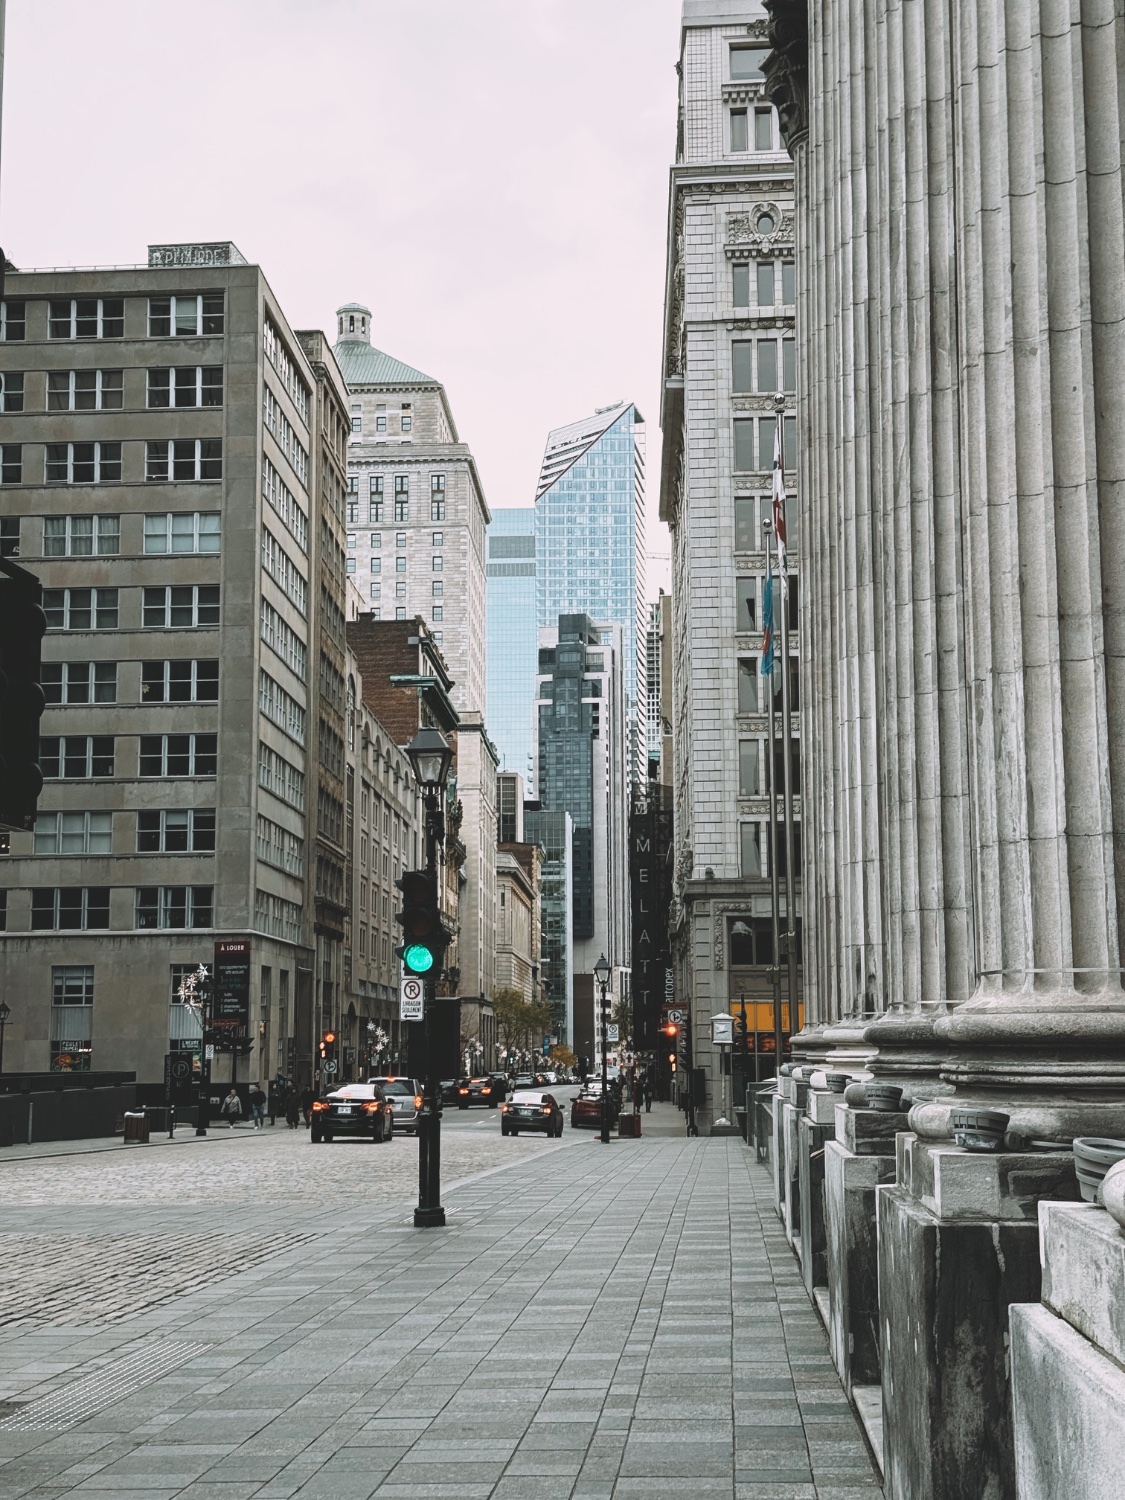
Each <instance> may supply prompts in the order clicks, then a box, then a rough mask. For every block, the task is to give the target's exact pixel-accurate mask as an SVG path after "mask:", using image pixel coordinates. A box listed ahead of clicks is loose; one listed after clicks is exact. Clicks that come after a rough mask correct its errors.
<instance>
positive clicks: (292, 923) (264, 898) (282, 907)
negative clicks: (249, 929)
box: [254, 891, 301, 943]
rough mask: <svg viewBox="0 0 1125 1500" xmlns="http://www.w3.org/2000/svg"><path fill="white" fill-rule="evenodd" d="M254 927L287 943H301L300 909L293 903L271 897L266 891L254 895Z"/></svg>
mask: <svg viewBox="0 0 1125 1500" xmlns="http://www.w3.org/2000/svg"><path fill="white" fill-rule="evenodd" d="M254 926H255V927H256V928H257V929H258V931H259V932H269V933H272V934H273V936H274V937H279V938H283V939H284V940H285V941H286V942H287V943H299V942H300V941H301V908H300V907H299V906H298V905H297V903H296V902H295V901H286V900H284V898H283V897H281V896H271V895H270V894H269V893H268V892H266V891H256V892H255V893H254Z"/></svg>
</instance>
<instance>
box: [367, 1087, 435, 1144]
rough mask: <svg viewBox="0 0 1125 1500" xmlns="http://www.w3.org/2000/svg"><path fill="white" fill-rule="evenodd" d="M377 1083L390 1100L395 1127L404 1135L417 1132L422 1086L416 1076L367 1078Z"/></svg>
mask: <svg viewBox="0 0 1125 1500" xmlns="http://www.w3.org/2000/svg"><path fill="white" fill-rule="evenodd" d="M367 1081H368V1083H377V1084H379V1086H380V1087H381V1088H382V1090H383V1093H384V1094H386V1096H387V1098H388V1099H389V1100H390V1101H391V1104H392V1106H393V1107H394V1112H395V1129H396V1130H401V1131H403V1132H405V1134H406V1135H416V1134H417V1133H418V1116H419V1115H420V1114H421V1113H422V1087H421V1085H420V1084H419V1082H418V1080H417V1079H416V1078H403V1077H402V1076H401V1075H400V1076H398V1077H395V1078H392V1077H390V1076H389V1075H388V1076H387V1077H385V1078H369V1079H368V1080H367Z"/></svg>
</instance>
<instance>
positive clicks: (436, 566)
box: [430, 553, 445, 573]
mask: <svg viewBox="0 0 1125 1500" xmlns="http://www.w3.org/2000/svg"><path fill="white" fill-rule="evenodd" d="M444 566H445V559H444V558H443V557H442V556H441V554H440V553H439V554H438V555H437V556H436V557H432V558H431V559H430V569H431V571H432V572H434V573H440V572H441V570H442V568H443V567H444Z"/></svg>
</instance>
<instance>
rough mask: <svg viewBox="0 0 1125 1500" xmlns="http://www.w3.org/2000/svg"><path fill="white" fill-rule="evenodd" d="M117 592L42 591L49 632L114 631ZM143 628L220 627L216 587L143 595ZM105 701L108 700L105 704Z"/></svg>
mask: <svg viewBox="0 0 1125 1500" xmlns="http://www.w3.org/2000/svg"><path fill="white" fill-rule="evenodd" d="M118 592H119V591H118V590H117V589H44V590H43V612H44V614H45V615H46V616H47V629H48V630H116V629H117V628H118V620H119V605H118ZM141 621H142V628H143V629H145V630H187V629H199V628H204V629H205V628H207V627H209V626H214V625H218V623H219V586H218V584H203V583H196V584H166V585H160V586H157V587H155V588H146V589H144V590H143V591H142V605H141ZM107 701H108V700H107Z"/></svg>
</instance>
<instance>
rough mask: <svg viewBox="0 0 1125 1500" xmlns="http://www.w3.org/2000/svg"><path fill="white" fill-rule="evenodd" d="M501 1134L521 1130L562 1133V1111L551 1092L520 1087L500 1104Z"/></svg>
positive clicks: (515, 1132)
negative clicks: (501, 1115)
mask: <svg viewBox="0 0 1125 1500" xmlns="http://www.w3.org/2000/svg"><path fill="white" fill-rule="evenodd" d="M500 1108H501V1109H502V1110H503V1112H504V1113H503V1117H502V1119H501V1121H500V1134H501V1135H519V1133H520V1131H521V1130H542V1131H543V1132H544V1133H545V1134H546V1135H549V1136H550V1135H562V1133H563V1112H562V1110H561V1108H560V1107H559V1104H558V1101H557V1100H556V1099H555V1096H554V1095H553V1094H541V1093H539V1092H538V1091H537V1090H532V1089H521V1090H519V1091H518V1092H517V1093H515V1094H513V1095H512V1097H511V1099H509V1100H508V1102H507V1104H502V1105H501V1106H500Z"/></svg>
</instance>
